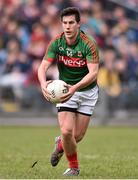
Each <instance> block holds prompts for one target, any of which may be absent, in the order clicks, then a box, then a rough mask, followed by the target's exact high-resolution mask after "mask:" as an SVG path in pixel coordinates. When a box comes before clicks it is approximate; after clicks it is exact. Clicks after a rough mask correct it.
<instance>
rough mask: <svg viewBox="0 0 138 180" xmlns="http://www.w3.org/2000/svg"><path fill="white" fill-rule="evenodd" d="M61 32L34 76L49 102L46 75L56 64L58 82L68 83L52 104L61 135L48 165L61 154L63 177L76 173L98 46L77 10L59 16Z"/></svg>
mask: <svg viewBox="0 0 138 180" xmlns="http://www.w3.org/2000/svg"><path fill="white" fill-rule="evenodd" d="M60 18H61V24H62V27H63V32H62V33H61V34H60V35H58V36H57V37H55V39H53V40H52V41H51V42H50V44H49V45H48V47H47V51H46V54H45V56H44V58H43V60H42V62H41V64H40V67H39V69H38V77H39V81H40V85H41V89H42V93H43V95H44V97H45V98H46V99H47V100H49V94H48V92H47V85H48V83H49V81H47V80H46V72H47V70H48V68H49V66H50V65H51V64H52V62H54V61H56V62H57V66H58V71H59V79H60V80H63V81H65V82H66V83H67V84H68V88H69V91H68V92H67V93H66V94H65V95H64V96H62V97H61V99H60V103H58V104H57V105H56V107H57V110H58V121H59V126H60V130H61V135H60V136H59V137H56V139H55V144H56V146H55V149H54V152H53V153H52V155H51V164H52V166H56V165H57V164H58V163H59V161H60V159H61V157H62V156H63V154H65V156H66V158H67V161H68V168H67V170H66V171H65V172H64V173H63V175H65V176H78V175H79V173H80V169H79V161H78V156H77V154H78V152H77V143H78V142H79V141H81V140H82V139H83V137H84V135H85V133H86V130H87V128H88V124H89V121H90V118H91V115H92V114H93V110H94V107H95V104H96V102H97V99H98V87H97V81H96V80H97V75H98V68H99V53H98V47H97V44H96V42H95V40H94V39H93V37H91V36H90V35H88V34H85V32H83V31H81V29H80V12H79V10H78V8H75V7H68V8H66V9H63V11H62V12H61V14H60Z"/></svg>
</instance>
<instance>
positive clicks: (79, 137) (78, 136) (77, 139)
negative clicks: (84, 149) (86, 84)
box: [75, 133, 85, 142]
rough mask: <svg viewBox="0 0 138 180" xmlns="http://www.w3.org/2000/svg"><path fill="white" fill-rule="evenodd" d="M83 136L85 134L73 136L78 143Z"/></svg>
mask: <svg viewBox="0 0 138 180" xmlns="http://www.w3.org/2000/svg"><path fill="white" fill-rule="evenodd" d="M84 135H85V133H79V134H75V139H76V142H80V141H81V140H82V139H83V137H84Z"/></svg>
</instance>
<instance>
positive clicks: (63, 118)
mask: <svg viewBox="0 0 138 180" xmlns="http://www.w3.org/2000/svg"><path fill="white" fill-rule="evenodd" d="M58 121H59V125H60V129H61V132H67V133H73V129H74V126H75V121H76V113H75V112H70V111H62V112H58Z"/></svg>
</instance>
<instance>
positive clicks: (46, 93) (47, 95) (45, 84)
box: [41, 80, 52, 101]
mask: <svg viewBox="0 0 138 180" xmlns="http://www.w3.org/2000/svg"><path fill="white" fill-rule="evenodd" d="M51 82H52V80H49V81H45V82H43V83H41V90H42V93H43V96H44V97H45V98H46V100H47V101H49V100H50V97H49V96H50V93H48V91H47V86H48V84H49V83H51Z"/></svg>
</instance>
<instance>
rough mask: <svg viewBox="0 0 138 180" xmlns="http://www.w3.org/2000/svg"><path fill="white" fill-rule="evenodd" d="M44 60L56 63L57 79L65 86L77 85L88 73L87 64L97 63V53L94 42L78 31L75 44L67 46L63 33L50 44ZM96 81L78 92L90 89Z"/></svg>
mask: <svg viewBox="0 0 138 180" xmlns="http://www.w3.org/2000/svg"><path fill="white" fill-rule="evenodd" d="M44 59H45V60H47V61H49V62H53V61H56V62H57V66H58V70H59V79H61V80H63V81H65V82H66V83H67V84H70V85H74V84H76V83H78V82H79V81H80V80H81V79H82V78H83V77H84V76H86V75H87V74H88V72H89V70H88V67H87V63H99V52H98V47H97V44H96V42H95V40H94V39H93V38H92V37H91V36H89V35H86V34H85V33H84V32H82V31H79V33H78V35H77V38H76V41H75V44H73V45H68V44H67V42H66V39H65V35H64V33H61V34H60V35H59V36H57V37H56V38H55V39H54V40H52V41H51V42H50V44H49V45H48V48H47V52H46V54H45V56H44ZM95 85H96V81H94V82H92V83H91V84H90V85H88V86H87V87H85V88H83V89H81V90H80V91H84V90H88V89H91V88H92V87H94V86H95Z"/></svg>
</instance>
